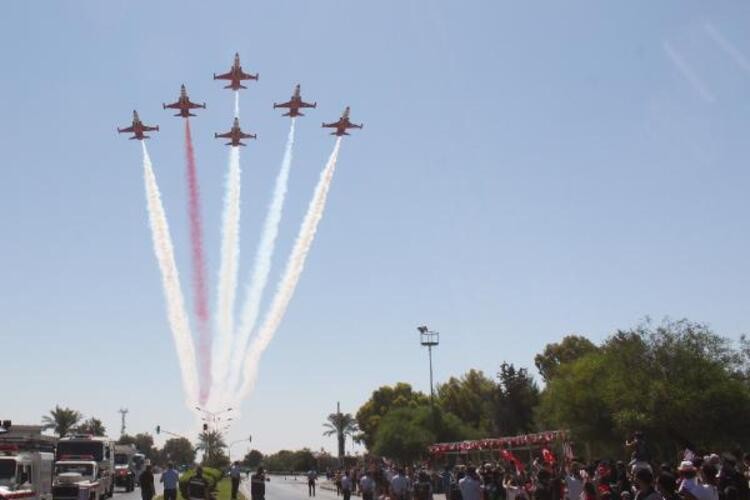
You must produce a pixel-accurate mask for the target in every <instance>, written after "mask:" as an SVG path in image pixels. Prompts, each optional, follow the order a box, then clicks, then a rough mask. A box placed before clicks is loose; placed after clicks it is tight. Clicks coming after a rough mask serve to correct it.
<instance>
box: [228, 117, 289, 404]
mask: <svg viewBox="0 0 750 500" xmlns="http://www.w3.org/2000/svg"><path fill="white" fill-rule="evenodd" d="M296 121H297V119H296V118H292V124H291V126H290V127H289V136H288V137H287V140H286V148H285V149H284V158H283V159H282V161H281V169H279V173H278V175H277V176H276V183H275V185H274V188H273V196H272V197H271V203H270V204H269V206H268V213H267V214H266V220H265V222H264V224H263V233H262V234H261V237H260V242H259V244H258V250H257V253H256V254H255V262H254V264H253V272H252V275H251V278H250V282H249V285H248V287H247V296H246V298H245V304H244V306H243V308H242V316H241V323H240V327H239V329H238V331H237V339H236V340H235V344H234V348H233V350H232V359H231V362H230V363H229V370H230V371H229V383H228V384H227V386H226V387H227V390H228V391H234V390H235V388H236V387H237V384H238V382H239V378H240V375H241V372H242V358H243V356H244V354H245V352H246V350H247V342H248V339H249V337H250V334H251V333H252V331H253V329H254V328H255V323H256V321H257V320H258V310H259V308H260V301H261V298H262V297H263V291H264V290H265V288H266V284H267V283H268V275H269V273H270V272H271V259H272V257H273V253H274V248H275V247H276V238H277V237H278V235H279V224H280V223H281V216H282V213H283V210H284V199H285V197H286V192H287V185H288V182H289V171H290V169H291V167H292V152H293V148H294V128H295V122H296Z"/></svg>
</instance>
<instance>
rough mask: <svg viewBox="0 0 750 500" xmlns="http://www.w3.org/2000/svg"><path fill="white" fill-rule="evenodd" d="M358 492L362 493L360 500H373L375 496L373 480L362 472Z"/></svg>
mask: <svg viewBox="0 0 750 500" xmlns="http://www.w3.org/2000/svg"><path fill="white" fill-rule="evenodd" d="M359 490H360V491H361V492H362V500H373V498H374V495H375V480H374V479H373V478H372V477H370V474H369V473H368V472H367V471H363V472H362V477H360V479H359Z"/></svg>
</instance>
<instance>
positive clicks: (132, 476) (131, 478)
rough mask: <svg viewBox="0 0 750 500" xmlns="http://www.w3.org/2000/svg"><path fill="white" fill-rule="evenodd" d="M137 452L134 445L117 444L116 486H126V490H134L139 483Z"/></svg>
mask: <svg viewBox="0 0 750 500" xmlns="http://www.w3.org/2000/svg"><path fill="white" fill-rule="evenodd" d="M136 454H137V451H136V449H135V446H134V445H125V444H117V445H115V486H120V487H122V488H125V491H133V490H134V489H135V485H136V483H137V478H138V475H139V474H137V471H136V469H137V464H136V461H135V457H136Z"/></svg>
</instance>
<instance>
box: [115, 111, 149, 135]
mask: <svg viewBox="0 0 750 500" xmlns="http://www.w3.org/2000/svg"><path fill="white" fill-rule="evenodd" d="M154 130H155V131H156V132H158V131H159V126H158V125H157V126H155V127H149V126H148V125H144V124H143V122H142V121H141V119H140V118H138V112H137V111H135V110H133V124H132V125H131V126H129V127H126V128H120V127H117V132H119V133H121V134H124V133H127V134H130V133H132V134H133V137H130V139H131V140H133V139H138V140H139V141H142V140H143V139H148V138H149V136H147V135H145V134H144V132H151V131H154Z"/></svg>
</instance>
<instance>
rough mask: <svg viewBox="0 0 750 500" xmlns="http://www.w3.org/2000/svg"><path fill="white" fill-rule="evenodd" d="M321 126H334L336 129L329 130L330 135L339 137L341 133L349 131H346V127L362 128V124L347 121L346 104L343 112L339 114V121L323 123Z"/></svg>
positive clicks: (345, 133) (344, 133) (346, 133)
mask: <svg viewBox="0 0 750 500" xmlns="http://www.w3.org/2000/svg"><path fill="white" fill-rule="evenodd" d="M323 127H328V128H335V129H336V131H335V132H331V135H335V136H338V137H341V136H342V135H349V133H348V132H347V130H348V129H350V128H362V127H364V125H362V124H359V125H357V124H356V123H352V122H350V121H349V106H347V107H346V109H345V110H344V114H343V115H341V118H339V121H337V122H333V123H324V124H323Z"/></svg>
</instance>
